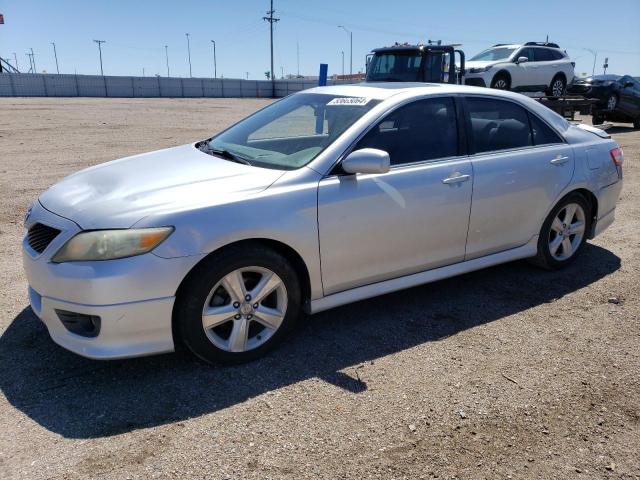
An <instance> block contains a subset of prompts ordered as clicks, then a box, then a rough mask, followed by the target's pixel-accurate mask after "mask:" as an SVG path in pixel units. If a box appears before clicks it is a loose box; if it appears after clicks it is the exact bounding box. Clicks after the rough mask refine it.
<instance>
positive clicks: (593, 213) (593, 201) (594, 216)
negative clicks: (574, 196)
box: [563, 188, 598, 238]
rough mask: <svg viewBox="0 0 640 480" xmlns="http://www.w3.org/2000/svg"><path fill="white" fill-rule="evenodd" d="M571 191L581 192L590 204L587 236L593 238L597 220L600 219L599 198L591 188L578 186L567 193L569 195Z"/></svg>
mask: <svg viewBox="0 0 640 480" xmlns="http://www.w3.org/2000/svg"><path fill="white" fill-rule="evenodd" d="M571 193H579V194H580V195H582V196H583V197H584V198H585V200H586V201H587V203H588V204H589V207H590V210H589V231H588V232H587V238H593V237H594V228H595V226H596V221H597V220H598V198H597V197H596V196H595V195H594V194H593V192H592V191H591V190H587V189H586V188H578V189H576V190H572V191H571V192H569V193H567V195H569V194H571ZM565 196H566V195H565ZM563 198H564V197H563Z"/></svg>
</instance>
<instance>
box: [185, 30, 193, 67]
mask: <svg viewBox="0 0 640 480" xmlns="http://www.w3.org/2000/svg"><path fill="white" fill-rule="evenodd" d="M185 35H186V36H187V54H188V55H189V76H190V77H193V74H192V73H191V43H190V42H189V34H188V33H185Z"/></svg>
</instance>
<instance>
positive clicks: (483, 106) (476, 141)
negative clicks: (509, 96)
mask: <svg viewBox="0 0 640 480" xmlns="http://www.w3.org/2000/svg"><path fill="white" fill-rule="evenodd" d="M467 111H468V112H469V117H470V121H471V131H472V138H473V150H474V151H475V152H476V153H482V152H494V151H497V150H508V149H512V148H523V147H530V146H532V145H533V140H532V137H531V129H530V127H529V118H528V116H527V112H526V110H525V109H524V108H522V107H520V106H519V105H516V104H515V103H512V102H508V101H505V100H497V99H490V98H477V97H467Z"/></svg>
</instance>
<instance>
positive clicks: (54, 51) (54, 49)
mask: <svg viewBox="0 0 640 480" xmlns="http://www.w3.org/2000/svg"><path fill="white" fill-rule="evenodd" d="M51 45H53V56H54V57H55V59H56V71H57V72H58V75H60V69H59V68H58V53H57V52H56V43H55V42H51Z"/></svg>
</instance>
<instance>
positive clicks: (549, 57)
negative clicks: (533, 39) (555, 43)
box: [532, 47, 570, 88]
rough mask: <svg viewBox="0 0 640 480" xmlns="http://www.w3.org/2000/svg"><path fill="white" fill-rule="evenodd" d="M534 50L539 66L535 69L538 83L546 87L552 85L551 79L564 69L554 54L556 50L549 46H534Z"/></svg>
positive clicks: (535, 63) (536, 62)
mask: <svg viewBox="0 0 640 480" xmlns="http://www.w3.org/2000/svg"><path fill="white" fill-rule="evenodd" d="M532 50H533V60H534V65H536V67H537V68H536V69H535V76H536V85H539V86H544V87H545V88H546V87H548V86H550V85H551V80H553V77H554V76H555V75H556V73H558V72H561V71H562V68H561V66H560V61H559V59H557V58H556V56H555V55H554V53H555V52H553V50H550V49H548V48H545V47H534V48H532ZM569 80H570V79H569Z"/></svg>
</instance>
